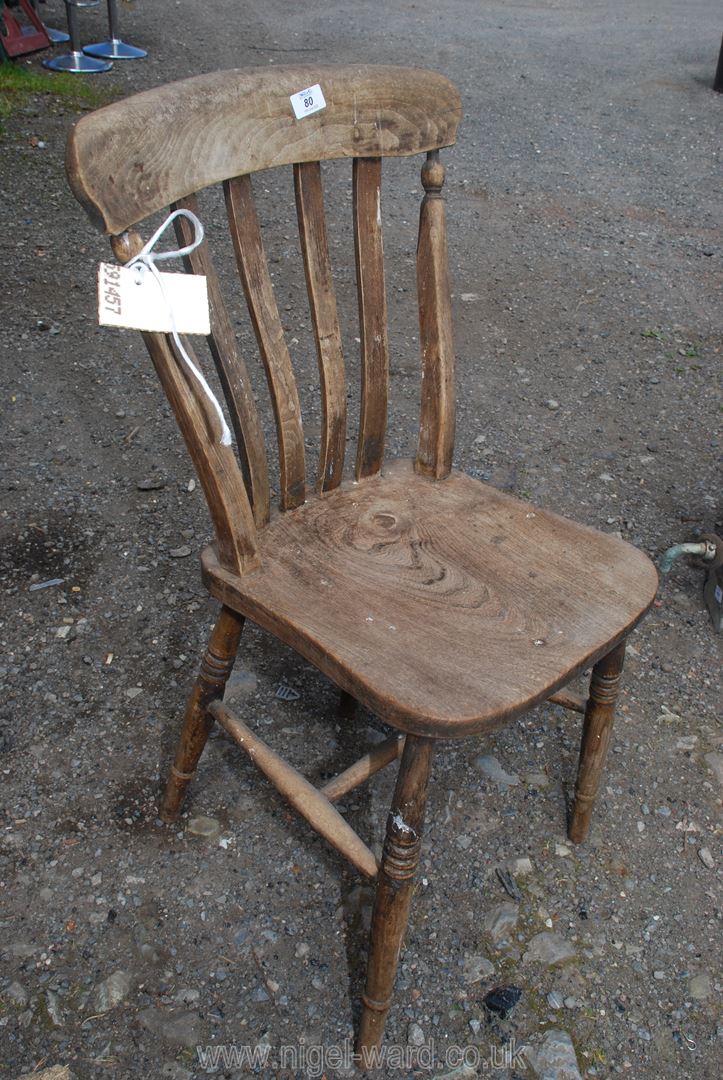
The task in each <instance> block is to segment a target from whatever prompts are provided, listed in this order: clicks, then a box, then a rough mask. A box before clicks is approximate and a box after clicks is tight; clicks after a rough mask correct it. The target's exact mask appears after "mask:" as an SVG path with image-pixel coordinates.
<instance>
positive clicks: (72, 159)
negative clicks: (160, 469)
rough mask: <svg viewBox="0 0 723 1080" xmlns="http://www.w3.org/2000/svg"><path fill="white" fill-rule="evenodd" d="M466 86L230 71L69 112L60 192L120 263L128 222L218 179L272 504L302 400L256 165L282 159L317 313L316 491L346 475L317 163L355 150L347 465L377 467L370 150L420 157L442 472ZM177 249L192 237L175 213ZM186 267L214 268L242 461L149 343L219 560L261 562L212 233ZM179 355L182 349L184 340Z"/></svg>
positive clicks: (432, 451) (260, 489)
mask: <svg viewBox="0 0 723 1080" xmlns="http://www.w3.org/2000/svg"><path fill="white" fill-rule="evenodd" d="M317 83H318V84H319V85H320V86H321V89H322V91H323V95H324V99H325V101H326V106H325V108H323V109H322V110H320V111H319V112H316V113H314V114H312V115H308V116H304V117H303V118H302V119H297V118H296V117H295V114H294V111H293V109H292V105H291V101H290V97H291V95H293V94H296V93H297V92H298V91H300V90H303V89H304V88H306V87H308V86H310V85H315V84H317ZM460 115H461V105H460V99H459V95H458V93H457V91H456V89H455V87H454V86H453V85H452V84H451V83H450V82H449V81H448V80H447V79H445V78H444V77H443V76H440V75H437V74H435V73H433V72H429V71H418V70H415V69H409V68H394V67H375V66H365V67H356V66H343V67H342V66H337V67H323V68H311V67H295V68H278V69H275V70H273V71H271V70H266V69H258V70H247V71H223V72H215V73H213V74H210V75H200V76H196V77H194V78H190V79H185V80H183V81H181V82H177V83H171V84H168V85H166V86H162V87H159V88H158V89H156V90H150V91H146V92H144V93H141V94H137V95H135V96H133V97H130V98H128V99H126V100H125V101H122V102H118V103H116V104H113V105H109V106H107V107H105V108H103V109H100V110H98V111H97V112H95V113H92V114H90V115H88V116H85V117H83V118H82V119H80V120H79V121H78V122H77V123H76V124H75V126H74V127H73V130H72V131H71V134H70V137H69V141H68V149H67V156H66V167H67V172H68V178H69V181H70V185H71V187H72V189H73V192H74V193H75V195H76V197H77V198H78V200H79V201H80V202H81V203H82V204H83V206H84V207H85V209H86V210H87V212H88V214H89V215H90V217H91V219H92V220H93V221H94V222H95V223H96V224H97V225H98V226H99V227H100V228H101V229H102V230H103V231H105V232H106V233H108V234H110V236H111V244H112V246H113V250H114V252H115V255H116V257H117V258H118V259H119V260H120V261H122V262H127V261H128V260H129V259H131V258H132V257H133V256H134V255H136V254H138V252H139V251H140V249H141V247H142V241H141V239H140V236H139V234H138V233H137V232H136V231H135V229H134V227H135V226H137V225H138V224H139V223H140V222H141V221H142V220H143V219H145V218H147V217H148V216H149V215H151V214H153V213H155V212H157V211H159V210H161V209H163V208H166V207H169V206H170V207H174V208H187V209H191V210H193V209H194V208H197V207H196V201H195V193H196V192H198V191H201V190H202V189H204V188H206V187H208V186H209V185H212V184H216V183H223V187H224V195H225V200H226V207H227V212H228V219H229V226H230V231H231V236H232V239H233V246H234V251H235V255H236V261H237V264H238V270H239V275H240V278H241V281H242V284H243V289H244V293H245V296H246V301H247V304H248V309H249V314H250V317H251V321H252V323H253V327H254V330H255V333H256V338H257V342H258V346H259V352H260V354H261V358H262V361H263V364H264V368H265V371H266V377H267V381H268V385H269V391H270V395H271V401H272V405H273V411H274V416H275V421H276V433H277V439H278V445H279V469H280V477H279V489H280V508H281V510H289V509H292V508H294V507H296V506H299V505H300V504H301V503H303V502H304V499H305V494H306V466H305V460H304V437H303V430H302V423H301V409H300V405H299V395H298V392H297V388H296V383H295V380H294V375H293V371H292V367H291V360H290V357H289V351H288V348H287V345H286V341H285V338H284V330H283V327H282V322H281V318H280V316H279V310H278V307H277V304H276V299H275V297H274V290H273V287H272V280H271V275H270V272H269V268H268V264H267V260H266V254H265V251H264V245H263V241H262V238H261V230H260V227H259V221H258V218H257V214H256V208H255V203H254V196H253V191H252V186H251V179H250V174H251V173H254V172H257V171H258V170H260V169H268V168H272V167H276V166H281V165H289V164H291V165H293V171H294V185H295V192H296V209H297V217H298V222H299V234H300V239H301V251H302V256H303V262H304V268H305V274H306V283H307V290H308V295H309V304H310V309H311V320H312V326H313V331H314V336H315V340H316V348H317V356H318V362H319V371H320V381H321V396H322V400H321V412H322V432H321V451H320V461H319V467H318V474H317V482H316V488H317V490H318V491H321V492H325V491H330V490H333V489H334V488H335V487H337V486H338V485H339V484H340V483H341V479H342V471H343V467H344V450H345V443H346V382H345V374H344V359H343V355H342V347H341V336H340V332H339V321H338V317H337V308H336V299H335V294H334V288H333V283H332V272H331V263H330V258H329V245H328V242H327V233H326V223H325V216H324V202H323V192H322V184H321V169H320V164H319V163H320V162H321V161H324V160H328V159H331V158H352V159H353V219H354V240H355V254H356V270H357V292H358V303H359V323H360V338H361V403H360V423H359V436H358V444H357V455H356V465H355V475H356V478H357V480H361V479H363V478H365V477H370V476H374V475H375V474H376V473H378V472H379V470H380V469H381V466H382V460H383V453H384V442H385V435H386V424H387V395H388V379H389V355H388V354H389V350H388V339H387V311H386V297H385V284H384V254H383V242H382V219H381V159H382V158H383V157H399V156H406V155H410V154H415V153H419V152H426V154H427V158H426V161H425V163H424V165H423V168H422V184H423V187H424V191H425V194H424V198H423V200H422V207H421V212H420V224H419V239H418V248H417V289H418V299H419V316H420V342H421V349H422V401H421V415H420V429H419V440H418V448H417V459H416V467H417V470H418V471H419V472H421V473H424V474H426V475H428V476H430V477H433V478H436V479H441V478H443V477H444V476H446V475H447V474H448V473H449V470H450V468H451V461H452V451H453V444H454V357H453V346H452V328H451V315H450V303H449V285H448V277H447V250H446V232H445V218H444V204H443V202H442V199H441V189H442V185H443V183H444V167H443V166H442V164H441V162H440V160H439V149H440V148H441V147H445V146H449V145H451V144H452V143H454V141H455V136H456V131H457V126H458V124H459V120H460ZM176 231H177V235H178V239H179V242H182V243H183V244H186V243H188V242H189V241H190V239H191V235H190V234H191V231H192V230H191V226H190V223H189V222H188V221H187V219H185V218H182V217H179V218H177V219H176ZM186 269H187V271H189V272H192V273H200V274H205V275H206V276H207V278H208V289H209V301H210V309H211V336H210V338H209V346H210V350H211V353H212V356H213V359H214V362H215V364H216V367H217V370H218V374H219V378H220V381H221V384H222V387H223V390H224V394H225V397H226V403H227V406H228V409H229V412H230V415H231V421H232V426H233V428H234V431H235V435H236V441H237V446H238V455H239V461H237V460H236V457H235V456H234V454H233V451H232V450H231V448H229V447H226V446H223V445H221V443H220V440H219V432H218V425H219V422H218V419H217V417H216V415H215V413H214V412H213V410H211V409H210V408H209V403H208V400H207V398H206V397H205V396H204V395H203V394H202V393H200V392H199V388H198V386H197V385H196V383H195V381H194V380H192V379H190V378H189V377H188V375H187V372H186V368H185V365H183V364H181V363H179V362H178V359H177V357H176V354H175V349H174V345H173V341H172V339H171V337H170V336H167V335H164V334H157V333H145V334H144V335H143V336H144V339H145V341H146V345H147V347H148V350H149V353H150V355H151V358H152V360H153V363H154V365H155V367H156V370H157V372H158V375H159V377H160V380H161V382H162V384H163V387H164V390H165V392H166V395H167V397H168V399H169V402H170V404H171V407H172V408H173V411H174V413H175V415H176V419H177V421H178V424H179V427H180V429H181V432H182V434H183V437H184V439H185V441H186V444H187V446H188V449H189V451H190V454H191V456H192V458H193V461H194V464H195V466H196V470H197V472H198V476H199V479H200V482H201V484H202V486H203V489H204V493H205V495H206V499H207V501H208V505H209V510H210V512H211V517H212V520H213V524H214V528H215V532H216V541H217V548H218V554H219V559H220V561H221V563H222V565H224V566H225V567H226V568H227V569H229V570H232V571H235V572H239V573H242V572H245V571H248V570H249V569H251V568H253V567H254V566H255V565H257V564H258V550H257V532H256V530H257V529H259V528H262V527H263V526H264V525H265V524H266V522H267V521H268V520H269V513H270V507H269V479H268V470H267V461H266V453H265V448H264V441H263V436H262V431H261V425H260V422H259V417H258V415H257V410H256V406H255V402H254V396H253V393H252V390H251V383H250V380H249V377H248V372H247V370H246V366H245V363H244V361H243V358H242V357H241V355H240V353H239V350H238V346H237V343H236V339H235V335H234V332H233V329H232V324H231V320H230V318H229V315H228V312H227V309H226V306H225V304H224V301H223V298H222V294H221V289H220V286H219V279H218V275H217V273H216V271H215V269H214V265H213V263H212V260H211V255H210V253H209V250H208V246H207V244H206V242H204V243H203V244H202V245H201V246H200V247H199V248H197V249H196V250H195V251H194V252H193V253H192V254H191V255H189V256H188V257H187V259H186ZM186 347H187V348H189V351H190V347H189V346H186Z"/></svg>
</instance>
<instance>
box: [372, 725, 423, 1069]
mask: <svg viewBox="0 0 723 1080" xmlns="http://www.w3.org/2000/svg"><path fill="white" fill-rule="evenodd" d="M433 752H434V742H433V741H432V740H431V739H420V738H418V737H416V736H414V735H411V736H409V737H408V738H407V740H406V742H405V744H404V752H403V754H402V760H401V763H400V766H399V774H398V776H397V782H396V785H395V788H394V797H393V799H392V807H391V810H390V811H389V817H388V818H387V831H386V836H385V839H384V849H383V851H382V862H381V866H380V868H379V876H378V879H377V887H376V892H375V896H374V910H373V912H372V928H371V935H370V941H369V962H368V965H367V978H366V987H365V989H364V993H363V995H362V1015H361V1022H360V1025H359V1037H358V1040H357V1052H358V1054H359V1056H360V1058H361V1061H360V1064H361V1067H362V1069H366V1068H368V1067H369V1066H370V1064H371V1061H370V1058H369V1056H368V1055H369V1053H370V1051H371V1050H373V1049H374V1048H375V1047H378V1046H379V1045H380V1043H381V1041H382V1036H383V1035H384V1022H385V1020H386V1017H387V1012H388V1010H389V1006H390V1005H391V1003H392V992H393V990H394V979H395V976H396V973H397V964H398V963H399V955H400V953H401V950H402V943H403V941H404V935H405V933H406V930H407V922H408V919H409V908H410V905H411V902H412V895H413V892H414V878H415V876H416V873H417V868H418V866H419V856H420V851H421V847H422V827H423V825H424V811H425V807H426V802H427V787H428V784H429V774H430V769H431V766H432V755H433Z"/></svg>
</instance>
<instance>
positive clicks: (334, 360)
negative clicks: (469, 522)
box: [294, 161, 346, 491]
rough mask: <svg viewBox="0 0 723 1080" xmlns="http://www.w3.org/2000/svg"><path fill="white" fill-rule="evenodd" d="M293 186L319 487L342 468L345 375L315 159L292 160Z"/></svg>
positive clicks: (336, 478) (335, 482) (332, 484)
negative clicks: (312, 366)
mask: <svg viewBox="0 0 723 1080" xmlns="http://www.w3.org/2000/svg"><path fill="white" fill-rule="evenodd" d="M294 188H295V191H296V213H297V217H298V219H299V236H300V238H301V253H302V255H303V259H304V272H305V274H306V287H307V290H308V293H309V306H310V309H311V321H312V324H313V327H314V337H315V339H316V352H317V356H318V360H319V375H320V379H321V419H322V430H321V445H320V450H319V472H318V477H317V487H318V489H319V490H320V491H331V490H332V489H333V488H336V487H338V486H339V484H340V483H341V479H342V473H343V471H344V450H345V448H346V379H345V376H344V355H343V353H342V346H341V333H340V331H339V319H338V316H337V311H336V297H335V295H334V284H333V281H332V276H331V262H330V259H329V244H328V241H327V236H326V219H325V215H324V193H323V190H322V186H321V167H320V165H319V162H318V161H309V162H305V163H304V164H300V165H294Z"/></svg>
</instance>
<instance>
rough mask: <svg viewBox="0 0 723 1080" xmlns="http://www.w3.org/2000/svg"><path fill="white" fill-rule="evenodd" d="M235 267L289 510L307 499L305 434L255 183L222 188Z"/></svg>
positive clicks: (283, 502)
mask: <svg viewBox="0 0 723 1080" xmlns="http://www.w3.org/2000/svg"><path fill="white" fill-rule="evenodd" d="M224 194H225V196H226V208H227V211H228V220H229V226H230V228H231V237H232V240H233V247H234V252H235V254H236V263H237V265H238V269H239V275H240V277H241V282H242V284H243V288H244V293H245V295H246V303H247V304H248V309H249V314H250V316H251V321H252V323H253V327H254V331H255V333H256V340H257V342H258V346H259V352H260V353H261V359H262V360H263V364H264V369H265V371H266V379H267V382H268V385H269V392H270V394H271V403H272V405H273V409H274V418H275V420H276V436H277V439H278V443H279V469H280V473H281V476H280V506H281V509H282V510H290V509H291V508H293V507H294V506H300V505H301V504H302V503H303V501H304V498H305V483H304V469H305V466H304V433H303V430H302V427H301V406H300V405H299V394H298V392H297V389H296V382H295V380H294V372H293V369H292V367H291V357H290V356H289V349H288V346H287V344H286V339H285V338H284V330H283V327H282V325H281V319H280V317H279V309H278V307H277V304H276V298H275V296H274V289H273V285H272V284H271V276H270V274H269V267H268V263H267V261H266V253H265V251H264V245H263V241H262V239H261V230H260V228H259V221H258V217H257V215H256V204H255V202H254V195H253V189H252V187H251V180H250V178H249V177H248V176H237V177H236V178H235V179H233V180H227V181H226V182H225V183H224Z"/></svg>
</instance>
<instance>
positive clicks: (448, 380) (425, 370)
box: [417, 151, 454, 480]
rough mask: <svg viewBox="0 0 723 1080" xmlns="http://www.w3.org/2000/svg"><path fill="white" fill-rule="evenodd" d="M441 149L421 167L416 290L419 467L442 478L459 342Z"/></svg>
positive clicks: (448, 453) (450, 447) (447, 461)
mask: <svg viewBox="0 0 723 1080" xmlns="http://www.w3.org/2000/svg"><path fill="white" fill-rule="evenodd" d="M443 183H444V167H443V165H442V163H441V162H440V161H439V153H438V151H432V152H430V153H429V154H428V155H427V161H426V162H425V164H424V166H423V167H422V184H423V185H424V190H425V192H426V194H425V196H424V199H423V200H422V207H421V211H420V216H419V241H418V244H417V292H418V294H419V330H420V338H419V340H420V344H421V347H422V405H421V410H420V417H419V443H418V446H417V470H418V471H419V472H421V473H424V474H425V475H426V476H433V477H434V478H435V479H436V480H440V479H442V478H443V477H445V476H447V474H448V473H449V470H450V469H451V468H452V454H453V452H454V342H453V335H452V312H451V308H450V296H449V275H448V269H447V226H446V222H445V212H444V202H443V200H442V185H443Z"/></svg>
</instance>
